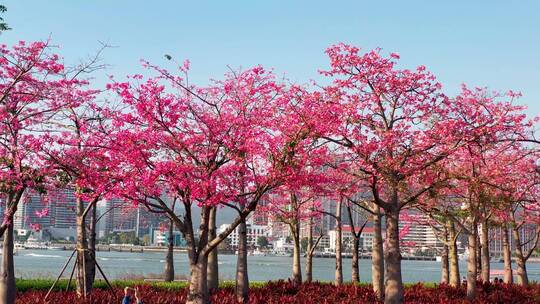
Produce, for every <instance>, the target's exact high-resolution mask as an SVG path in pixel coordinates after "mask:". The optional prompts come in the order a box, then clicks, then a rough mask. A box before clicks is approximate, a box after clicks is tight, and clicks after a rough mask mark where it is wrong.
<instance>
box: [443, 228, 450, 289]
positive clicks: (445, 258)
mask: <svg viewBox="0 0 540 304" xmlns="http://www.w3.org/2000/svg"><path fill="white" fill-rule="evenodd" d="M443 232H444V235H443V250H442V253H441V284H448V283H449V281H450V269H449V268H450V262H449V260H448V256H449V249H448V240H449V239H448V229H447V228H446V227H444V231H443Z"/></svg>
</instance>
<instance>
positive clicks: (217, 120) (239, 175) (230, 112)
mask: <svg viewBox="0 0 540 304" xmlns="http://www.w3.org/2000/svg"><path fill="white" fill-rule="evenodd" d="M147 67H149V68H150V69H151V70H153V71H155V72H157V74H158V76H156V77H154V78H149V79H147V80H146V81H142V76H135V77H134V79H133V81H130V82H122V83H113V84H111V85H110V86H109V88H110V89H111V90H114V91H115V92H117V93H118V95H119V97H120V100H121V101H122V103H124V104H125V105H126V106H127V108H128V109H126V110H124V111H122V112H117V113H116V114H115V115H116V119H115V122H114V125H115V127H116V131H115V132H113V133H112V134H111V136H112V137H113V138H115V142H116V143H117V145H116V146H115V147H111V151H110V153H111V155H113V157H112V158H113V160H112V161H113V162H114V163H115V164H116V166H118V167H119V168H122V170H120V171H119V172H118V173H119V174H118V180H119V181H120V182H119V184H118V187H117V190H116V191H117V193H118V195H121V196H123V197H130V199H131V200H132V201H134V202H136V203H140V204H144V205H145V206H146V207H147V208H148V209H150V210H151V211H155V212H165V213H166V214H167V215H168V216H170V217H171V218H172V219H173V221H174V223H175V225H176V227H177V228H178V229H179V230H180V231H181V232H182V234H183V235H184V238H185V239H186V241H187V244H188V256H189V263H190V271H191V278H190V286H189V293H188V298H187V302H188V303H207V302H208V288H207V277H206V273H207V261H208V255H209V254H210V253H211V252H212V251H213V250H215V248H216V247H217V245H218V244H219V243H220V242H221V241H223V240H224V239H225V238H226V237H227V236H228V235H229V234H230V233H231V232H232V231H233V230H234V229H236V227H237V226H239V225H241V224H242V223H245V219H246V217H247V216H248V215H249V214H251V213H252V212H253V211H254V210H255V208H256V206H257V204H258V202H259V201H260V200H261V199H262V198H263V197H264V195H266V194H267V193H268V192H269V191H270V190H271V189H273V188H275V187H277V186H278V185H279V184H280V183H282V182H283V180H284V179H285V178H286V177H289V176H292V175H293V174H292V171H294V169H293V168H294V165H295V164H297V163H298V162H293V161H292V160H291V158H292V157H293V155H296V154H295V153H293V152H294V150H295V149H298V147H299V146H301V145H303V144H304V141H306V139H307V138H309V136H308V133H307V132H306V131H304V130H297V129H294V130H290V131H291V132H288V131H289V130H287V128H286V127H290V125H289V124H286V123H285V122H286V121H287V119H286V116H285V112H284V110H283V109H284V105H286V104H288V102H289V100H290V99H291V98H292V97H293V95H291V93H290V92H288V91H287V90H286V89H285V86H284V85H283V84H280V83H277V82H276V81H275V79H274V76H273V75H272V74H271V73H270V72H267V71H265V70H264V69H263V68H261V67H255V68H252V69H248V70H245V71H239V72H231V73H229V74H227V75H226V76H225V78H224V80H221V81H217V82H214V83H212V84H211V85H209V86H207V87H195V86H193V85H190V84H188V82H187V80H186V79H187V78H186V76H185V75H183V76H176V75H172V74H170V73H169V72H168V71H166V70H164V69H161V68H159V67H156V66H152V65H149V64H147ZM187 68H188V66H187V64H185V65H183V66H182V67H181V70H182V71H183V72H185V73H187ZM280 126H281V127H280ZM285 126H286V127H285ZM166 198H173V199H176V200H178V203H179V204H180V206H181V207H182V209H183V210H182V211H183V212H182V213H183V214H182V215H180V214H178V212H177V210H175V209H172V208H171V207H170V204H168V203H167V201H166ZM195 206H198V207H199V210H200V222H201V225H200V226H199V227H198V229H196V228H195V227H194V226H193V216H194V215H193V213H192V212H193V211H194V210H195V209H194V207H195ZM217 206H229V207H235V208H236V209H237V210H238V211H239V212H238V216H237V217H236V218H235V219H234V220H233V222H232V223H231V225H230V226H229V228H227V229H226V230H225V231H224V232H222V233H221V234H219V235H217V236H216V238H215V239H213V240H209V238H208V236H209V220H210V212H211V210H212V208H216V207H217ZM246 279H247V277H246V278H245V279H241V280H239V282H242V284H244V286H240V287H241V288H237V290H238V296H239V298H244V299H246V298H247V295H246V293H247V292H246V290H247V285H245V282H246V281H247V280H246ZM242 284H239V285H242Z"/></svg>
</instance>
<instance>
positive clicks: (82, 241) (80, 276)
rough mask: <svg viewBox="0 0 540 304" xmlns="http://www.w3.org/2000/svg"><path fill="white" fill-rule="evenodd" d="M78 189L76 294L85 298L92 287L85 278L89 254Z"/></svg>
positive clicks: (81, 202)
mask: <svg viewBox="0 0 540 304" xmlns="http://www.w3.org/2000/svg"><path fill="white" fill-rule="evenodd" d="M79 194H80V193H79V191H77V198H76V204H77V206H76V208H77V216H76V223H77V245H76V246H77V279H76V282H77V295H78V296H79V297H83V298H86V296H87V295H88V293H89V292H90V291H91V289H92V285H90V283H91V282H90V281H89V280H87V279H86V278H87V274H88V272H90V268H89V267H90V263H89V261H90V254H89V251H88V240H87V238H86V237H87V236H86V223H85V220H84V217H83V214H84V209H85V208H84V203H83V201H82V198H81V197H80V196H79Z"/></svg>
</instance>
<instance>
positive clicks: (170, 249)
mask: <svg viewBox="0 0 540 304" xmlns="http://www.w3.org/2000/svg"><path fill="white" fill-rule="evenodd" d="M173 233H174V222H173V220H172V219H169V235H168V236H167V239H168V242H167V254H166V256H165V270H164V274H163V280H164V281H165V282H172V281H174V234H173Z"/></svg>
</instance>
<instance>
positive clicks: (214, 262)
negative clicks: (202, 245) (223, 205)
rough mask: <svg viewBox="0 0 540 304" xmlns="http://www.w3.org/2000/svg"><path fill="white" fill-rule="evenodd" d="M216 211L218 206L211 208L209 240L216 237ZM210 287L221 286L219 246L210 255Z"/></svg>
mask: <svg viewBox="0 0 540 304" xmlns="http://www.w3.org/2000/svg"><path fill="white" fill-rule="evenodd" d="M216 213H217V208H216V207H213V208H212V209H211V210H210V218H209V222H208V241H209V242H210V241H212V240H213V239H215V238H216ZM207 271H208V273H207V277H208V289H209V290H210V291H212V290H217V289H218V288H219V266H218V249H217V247H216V248H214V249H213V250H212V251H210V253H209V255H208V270H207Z"/></svg>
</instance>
